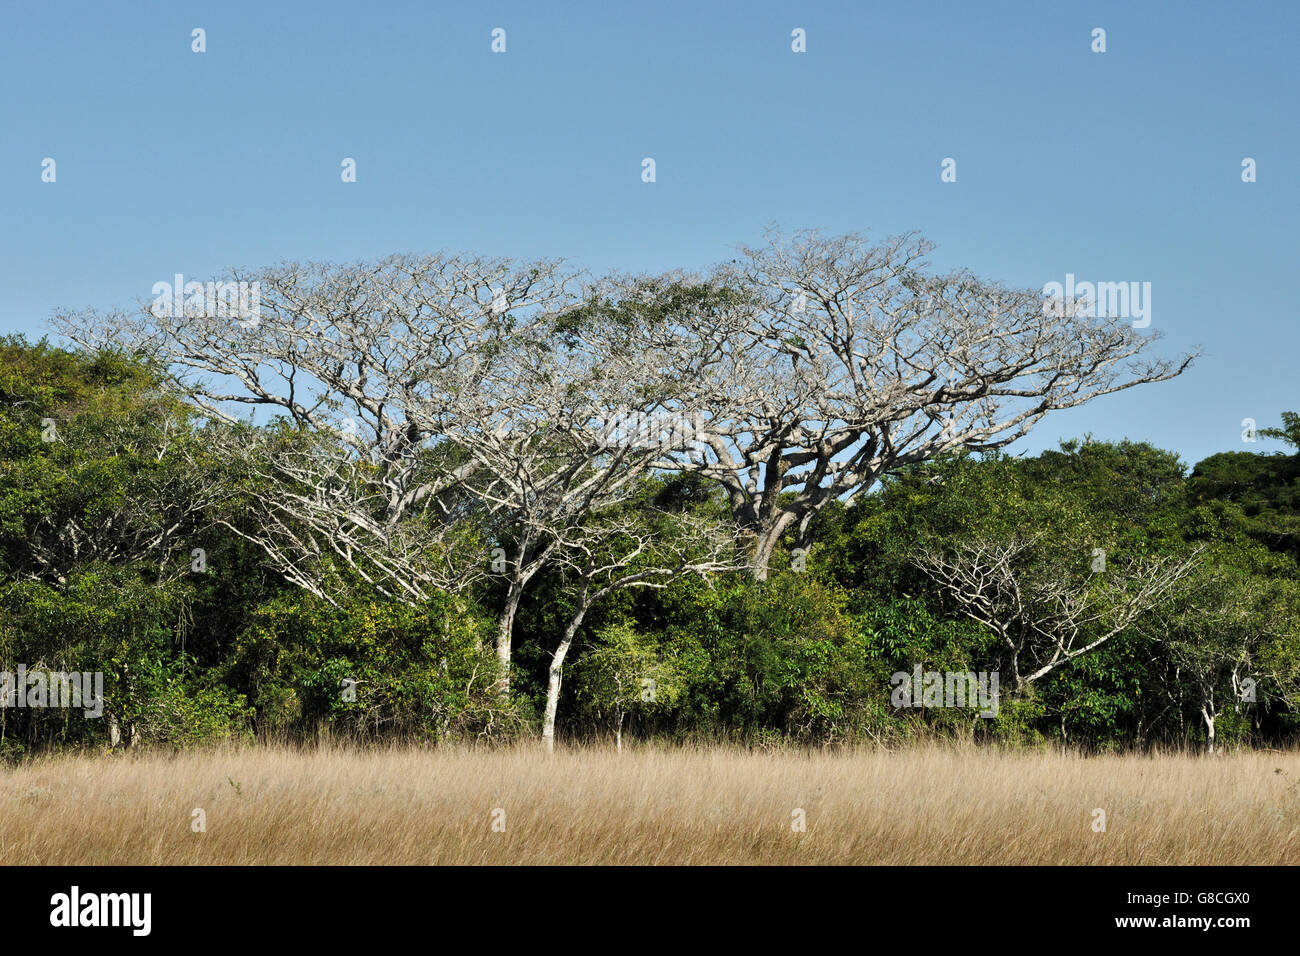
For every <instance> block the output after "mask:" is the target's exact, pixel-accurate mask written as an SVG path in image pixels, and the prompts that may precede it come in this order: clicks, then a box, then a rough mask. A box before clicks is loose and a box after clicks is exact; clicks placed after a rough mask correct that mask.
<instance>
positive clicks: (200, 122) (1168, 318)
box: [0, 0, 1300, 464]
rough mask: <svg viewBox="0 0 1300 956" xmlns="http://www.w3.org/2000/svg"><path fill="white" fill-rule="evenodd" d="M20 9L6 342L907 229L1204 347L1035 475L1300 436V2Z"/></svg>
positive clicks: (9, 144)
mask: <svg viewBox="0 0 1300 956" xmlns="http://www.w3.org/2000/svg"><path fill="white" fill-rule="evenodd" d="M4 5H5V9H4V27H3V29H2V30H0V89H3V90H4V93H3V94H0V133H2V138H0V144H2V145H0V226H3V228H2V229H0V270H2V271H0V277H2V278H3V280H4V281H3V282H0V333H9V332H26V333H28V334H35V335H39V334H41V333H42V332H43V331H45V330H46V329H47V322H48V319H49V316H50V314H51V313H52V312H53V311H54V310H55V309H56V308H59V307H70V308H80V307H85V306H95V307H99V308H111V307H121V306H128V305H131V304H132V303H134V302H135V301H136V300H138V299H141V298H149V297H150V290H151V288H152V286H153V284H154V283H155V282H159V281H165V280H170V278H171V276H172V275H173V274H174V273H177V272H180V273H183V274H185V275H186V277H187V278H189V277H193V278H202V279H207V278H212V277H214V276H218V275H219V274H221V273H222V272H224V271H225V270H226V269H228V268H229V267H231V266H248V267H255V266H260V265H269V264H271V263H274V262H277V261H279V260H281V259H296V260H307V259H328V260H352V259H357V258H363V257H373V256H379V255H383V254H387V253H390V252H410V251H431V250H437V249H448V250H468V251H474V252H481V253H486V254H492V255H511V256H564V257H567V258H570V259H571V260H573V261H574V262H576V263H578V264H581V265H583V266H587V267H589V268H592V269H594V270H605V269H622V270H638V271H639V270H657V269H663V268H670V267H674V266H681V267H703V266H707V265H709V264H711V263H713V262H715V261H718V260H720V259H723V258H726V257H727V256H728V254H729V252H730V250H731V249H732V247H734V245H735V244H737V243H740V242H746V241H754V240H757V239H759V238H760V237H761V234H762V229H763V226H764V224H766V223H769V222H774V223H778V224H780V225H782V226H784V227H787V228H791V229H793V228H800V227H805V226H815V227H822V228H825V229H828V230H832V231H846V230H863V231H867V230H869V231H870V232H871V233H872V234H878V235H882V236H883V235H887V234H893V233H897V232H901V231H905V230H911V229H917V230H920V231H921V232H923V233H924V234H925V235H927V236H928V237H929V238H930V239H932V240H933V241H935V242H936V243H938V245H939V248H938V249H937V250H936V251H935V253H933V254H932V255H931V257H930V258H931V261H932V263H933V264H934V265H935V266H936V267H939V268H943V269H947V268H955V267H960V266H965V267H969V268H971V269H973V270H974V271H975V272H977V273H978V274H980V275H983V276H985V277H988V278H993V279H1001V280H1004V281H1006V282H1008V283H1011V284H1015V285H1021V286H1030V287H1035V288H1038V287H1041V286H1042V285H1043V284H1044V283H1046V282H1049V281H1060V282H1064V280H1065V276H1066V274H1067V273H1073V274H1074V275H1075V276H1076V277H1077V279H1079V280H1088V281H1115V282H1118V281H1124V282H1129V281H1138V282H1150V283H1151V292H1152V294H1151V319H1152V321H1151V330H1152V331H1155V330H1160V331H1161V332H1163V333H1164V334H1165V336H1166V338H1165V339H1164V340H1163V341H1162V342H1161V343H1159V344H1158V346H1157V347H1158V348H1160V349H1162V350H1163V351H1165V352H1166V353H1169V354H1174V353H1179V352H1182V351H1184V350H1187V349H1189V348H1191V347H1192V346H1194V345H1198V344H1199V345H1201V346H1203V347H1204V349H1205V355H1204V357H1203V358H1202V359H1201V360H1200V361H1199V362H1198V363H1197V364H1196V365H1195V366H1194V367H1193V369H1192V370H1191V371H1189V372H1188V373H1186V374H1185V375H1184V376H1183V377H1182V378H1180V379H1177V380H1175V381H1173V382H1169V383H1164V384H1158V385H1151V386H1145V387H1143V388H1140V389H1137V390H1134V391H1129V392H1124V393H1121V394H1119V395H1116V396H1110V397H1108V398H1105V399H1102V400H1100V401H1098V402H1096V403H1093V404H1091V405H1089V406H1087V407H1085V408H1083V409H1078V410H1072V411H1069V412H1065V413H1060V414H1059V415H1058V416H1057V417H1055V418H1051V417H1049V418H1048V419H1047V420H1046V421H1045V422H1043V423H1042V424H1041V425H1039V427H1038V430H1037V431H1036V432H1035V434H1034V435H1033V436H1032V437H1031V439H1029V440H1026V441H1024V442H1022V443H1021V444H1020V445H1018V446H1016V447H1017V448H1018V449H1024V450H1028V451H1031V452H1032V451H1036V450H1039V449H1041V448H1044V447H1054V446H1055V444H1056V442H1057V441H1058V439H1060V438H1064V437H1072V436H1078V435H1082V434H1083V433H1084V432H1089V431H1090V432H1092V433H1093V434H1094V435H1095V436H1096V437H1098V438H1103V439H1119V438H1123V437H1130V438H1135V439H1147V440H1150V441H1152V442H1154V443H1155V444H1157V445H1159V446H1161V447H1165V448H1170V449H1173V450H1176V451H1177V452H1179V453H1180V454H1181V455H1182V456H1183V458H1184V460H1185V461H1187V462H1188V463H1189V464H1191V463H1194V462H1195V461H1197V460H1199V459H1200V458H1203V457H1204V456H1206V455H1208V454H1211V453H1213V452H1215V451H1222V450H1229V449H1244V450H1263V451H1267V450H1275V449H1278V448H1279V447H1280V446H1279V445H1277V443H1275V442H1269V441H1265V440H1261V441H1260V442H1259V443H1257V444H1253V445H1248V444H1244V443H1243V442H1242V441H1241V422H1242V419H1243V418H1247V417H1249V418H1254V419H1256V420H1257V421H1258V423H1259V425H1260V427H1264V426H1267V425H1273V424H1277V423H1278V420H1279V413H1280V412H1281V411H1283V410H1297V411H1300V396H1297V394H1296V388H1295V381H1296V375H1297V373H1296V369H1295V358H1296V353H1297V348H1296V346H1297V344H1298V343H1300V331H1297V314H1296V311H1297V310H1296V306H1295V302H1294V295H1293V287H1294V284H1295V282H1294V280H1295V273H1296V265H1297V261H1298V259H1297V252H1298V251H1300V240H1298V238H1297V236H1298V233H1297V211H1298V210H1300V124H1298V123H1297V102H1298V101H1300V95H1298V94H1300V82H1298V79H1300V66H1297V63H1300V2H1297V0H1273V2H1239V3H1227V2H1225V3H1217V4H1212V3H1207V2H1187V0H1183V2H1134V0H1129V2H1122V3H1102V2H1095V3H1070V2H1065V3H1058V2H1051V3H1048V2H1043V0H1035V2H1003V3H972V2H951V3H891V4H877V3H866V2H846V3H823V2H816V3H771V2H752V0H751V2H734V3H721V2H707V0H696V2H689V3H687V2H677V0H655V2H652V3H641V4H631V3H618V2H612V0H605V2H564V3H543V2H539V0H531V2H526V3H500V2H492V3H470V2H402V3H398V2H390V3H382V2H377V3H361V2H316V3H275V2H270V0H261V2H230V0H223V2H220V3H216V2H213V3H187V2H158V3H102V2H82V3H58V2H47V3H40V4H35V3H24V4H19V3H16V2H14V0H4ZM497 27H500V28H503V29H504V30H505V31H506V34H505V36H506V52H505V53H493V52H492V49H491V45H492V36H491V33H492V30H493V29H494V28H497ZM1097 27H1100V28H1103V29H1105V31H1106V52H1105V53H1094V52H1093V51H1092V45H1093V38H1092V31H1093V29H1094V28H1097ZM194 28H202V29H204V30H205V31H206V46H207V52H205V53H201V54H200V53H194V52H192V50H191V45H192V39H191V31H192V30H193V29H194ZM796 28H801V29H803V30H804V31H806V47H807V52H805V53H795V52H793V51H792V49H791V45H792V38H791V31H792V30H794V29H796ZM47 157H49V158H52V159H54V160H55V163H56V167H55V170H56V180H55V182H53V183H48V182H42V161H43V160H44V159H45V158H47ZM345 157H351V158H354V159H355V160H356V164H357V181H356V182H355V183H344V182H342V181H341V177H340V171H341V170H340V164H341V162H342V160H343V159H344V158H345ZM645 157H651V158H653V159H654V160H655V163H656V177H657V179H656V181H655V182H653V183H645V182H642V177H641V172H642V160H643V158H645ZM949 157H951V158H952V159H954V160H955V161H956V172H957V181H956V182H952V183H945V182H941V178H940V172H941V168H940V166H941V162H942V161H943V160H944V159H945V158H949ZM1246 157H1250V158H1253V159H1254V160H1255V162H1256V175H1257V181H1256V182H1253V183H1244V182H1243V181H1242V160H1243V159H1244V158H1246Z"/></svg>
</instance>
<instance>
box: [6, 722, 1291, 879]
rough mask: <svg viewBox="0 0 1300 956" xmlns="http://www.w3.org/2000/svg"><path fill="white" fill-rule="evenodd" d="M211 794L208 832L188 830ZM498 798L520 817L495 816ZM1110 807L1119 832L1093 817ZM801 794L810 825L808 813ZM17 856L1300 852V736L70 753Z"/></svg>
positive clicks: (14, 807)
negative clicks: (910, 745) (1225, 743)
mask: <svg viewBox="0 0 1300 956" xmlns="http://www.w3.org/2000/svg"><path fill="white" fill-rule="evenodd" d="M196 808H201V809H202V810H203V811H204V813H205V815H206V832H203V833H196V832H194V830H193V828H192V821H193V820H194V815H193V811H194V810H195V809H196ZM498 808H499V809H500V810H503V811H504V826H505V829H504V832H494V829H493V822H494V811H495V810H497V809H498ZM1095 808H1101V809H1103V810H1105V811H1106V829H1105V832H1096V831H1095V830H1094V819H1095V817H1094V815H1093V810H1094V809H1095ZM796 809H801V810H803V811H804V815H805V817H806V831H805V832H796V831H795V830H794V829H793V828H792V821H793V820H794V819H795V815H794V811H795V810H796ZM495 819H496V821H497V822H498V824H500V822H502V820H501V816H500V814H497V816H496V817H495ZM0 860H3V861H4V863H6V864H28V863H31V864H34V863H41V864H204V863H219V864H249V863H277V864H286V863H287V864H336V863H348V864H384V863H403V864H430V863H460V864H476V863H494V864H502V863H530V864H585V863H615V864H695V863H727V864H730V863H771V864H797V863H829V864H837V863H862V864H893V865H897V864H910V863H936V864H1011V863H1016V864H1087V865H1097V864H1287V863H1292V864H1293V863H1300V754H1296V753H1286V754H1278V753H1243V754H1236V755H1225V756H1220V757H1214V758H1205V757H1200V756H1194V755H1178V754H1174V755H1163V756H1151V757H1143V756H1102V757H1084V756H1079V755H1077V754H1070V753H1062V752H1048V753H1040V752H999V751H994V750H974V749H958V748H942V747H926V748H920V749H911V750H904V751H898V752H888V751H883V750H881V751H866V750H864V751H855V752H839V753H828V752H826V753H824V752H749V751H741V750H736V749H716V750H676V749H664V748H642V749H633V750H630V751H628V752H625V753H624V754H622V755H621V756H620V755H617V754H615V753H613V752H610V751H605V750H581V749H579V750H566V751H563V752H560V753H557V754H555V755H554V756H553V757H549V758H548V757H547V756H546V755H544V754H543V753H540V752H538V751H536V750H534V749H524V748H520V749H515V750H472V749H465V750H440V751H429V750H417V749H393V750H382V751H357V750H347V749H341V748H332V747H327V748H322V749H317V750H311V751H295V750H290V749H284V748H267V747H259V748H251V749H238V750H236V749H232V750H224V751H208V752H189V753H184V754H179V755H175V756H172V755H158V754H154V755H140V756H127V757H108V756H100V757H90V756H88V757H56V758H51V759H47V760H39V761H36V762H33V763H29V764H26V765H23V766H20V767H18V768H8V769H5V770H3V771H0Z"/></svg>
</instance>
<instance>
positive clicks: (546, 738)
mask: <svg viewBox="0 0 1300 956" xmlns="http://www.w3.org/2000/svg"><path fill="white" fill-rule="evenodd" d="M586 616H587V606H586V604H585V603H584V604H580V605H579V606H578V610H577V611H576V612H575V613H574V615H573V617H572V618H570V619H569V623H568V624H567V625H566V626H565V628H564V636H563V637H561V638H560V644H559V646H558V647H557V648H556V649H555V653H554V654H552V655H551V666H550V670H549V671H548V672H547V678H546V712H545V714H544V716H543V717H542V745H543V746H544V747H545V748H546V752H547V753H554V752H555V715H556V713H557V712H558V711H559V709H560V684H561V682H562V681H563V677H564V658H565V656H566V655H567V654H568V653H569V648H570V646H572V644H573V637H574V635H575V634H577V633H578V628H579V627H581V626H582V619H583V618H584V617H586Z"/></svg>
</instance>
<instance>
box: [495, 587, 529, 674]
mask: <svg viewBox="0 0 1300 956" xmlns="http://www.w3.org/2000/svg"><path fill="white" fill-rule="evenodd" d="M523 594H524V582H523V581H521V580H520V579H518V578H515V579H513V580H511V582H510V589H509V590H508V591H507V592H506V600H505V603H504V604H503V605H502V606H501V614H500V615H499V616H498V617H497V667H498V668H499V669H500V675H499V677H498V679H497V680H498V686H499V688H500V692H501V696H502V697H503V698H506V697H509V696H510V642H511V635H512V634H513V633H514V630H515V615H516V614H517V613H518V612H519V599H520V598H521V597H523Z"/></svg>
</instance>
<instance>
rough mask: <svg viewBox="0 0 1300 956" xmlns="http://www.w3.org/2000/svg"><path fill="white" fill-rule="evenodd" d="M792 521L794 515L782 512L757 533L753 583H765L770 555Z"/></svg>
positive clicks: (770, 561)
mask: <svg viewBox="0 0 1300 956" xmlns="http://www.w3.org/2000/svg"><path fill="white" fill-rule="evenodd" d="M793 521H794V515H793V514H791V513H790V512H789V511H782V512H779V513H777V514H776V515H773V516H772V517H771V518H770V519H769V520H768V521H767V522H766V523H765V526H764V527H763V529H762V530H761V531H759V533H758V540H757V541H755V542H754V567H753V572H752V573H753V575H754V580H755V581H766V580H767V574H768V569H769V567H770V565H771V563H772V554H773V552H775V551H776V546H777V545H778V544H779V543H780V542H781V535H783V534H785V531H786V529H787V528H789V527H790V524H791V523H792V522H793Z"/></svg>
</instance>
